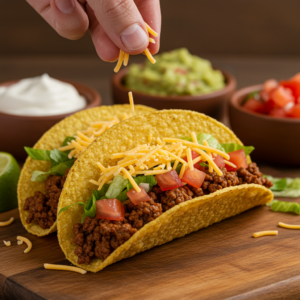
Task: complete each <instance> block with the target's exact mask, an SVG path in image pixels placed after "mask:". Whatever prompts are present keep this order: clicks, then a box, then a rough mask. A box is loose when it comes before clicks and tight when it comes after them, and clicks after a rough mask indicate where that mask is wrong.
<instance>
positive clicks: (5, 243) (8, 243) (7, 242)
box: [3, 241, 11, 247]
mask: <svg viewBox="0 0 300 300" xmlns="http://www.w3.org/2000/svg"><path fill="white" fill-rule="evenodd" d="M3 243H4V245H5V246H7V247H9V246H10V245H11V242H10V241H3Z"/></svg>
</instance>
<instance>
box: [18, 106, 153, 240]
mask: <svg viewBox="0 0 300 300" xmlns="http://www.w3.org/2000/svg"><path fill="white" fill-rule="evenodd" d="M153 111H155V109H153V108H150V107H147V106H143V105H135V112H134V113H132V111H131V108H130V105H113V106H100V107H96V108H91V109H87V110H83V111H80V112H78V113H75V114H74V115H72V116H70V117H67V118H65V119H63V120H62V121H60V122H59V123H57V124H56V125H54V126H53V127H52V128H51V129H49V130H48V131H47V132H46V133H45V134H44V135H43V136H42V137H41V138H40V139H39V141H38V142H37V143H36V144H35V145H34V147H33V148H35V149H44V150H53V149H56V148H59V147H60V146H61V144H62V142H63V141H64V140H65V138H66V137H67V136H73V135H74V134H76V132H77V131H78V130H84V129H87V128H88V127H89V126H90V124H91V123H92V122H97V121H108V120H110V119H111V118H112V117H114V116H116V117H118V118H120V119H122V117H123V114H124V113H127V114H131V115H138V114H145V113H149V112H153ZM24 146H26V145H24ZM49 169H50V162H47V161H40V160H33V159H31V158H30V157H27V159H26V162H25V164H24V167H23V169H22V172H21V176H20V179H19V183H18V202H19V211H20V216H21V221H22V224H23V226H24V227H25V229H26V230H27V231H28V232H29V233H32V234H34V235H37V236H45V235H47V234H49V233H51V232H54V231H56V222H55V223H54V224H53V226H51V227H50V228H48V229H42V228H41V227H40V226H39V225H37V224H35V223H31V224H27V223H26V218H27V216H28V214H29V212H28V211H25V210H23V206H24V203H25V199H26V198H28V197H30V196H33V194H34V192H35V191H41V192H43V193H44V192H45V183H44V182H32V181H31V176H32V173H33V171H35V170H39V171H48V170H49Z"/></svg>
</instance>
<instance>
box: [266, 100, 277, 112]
mask: <svg viewBox="0 0 300 300" xmlns="http://www.w3.org/2000/svg"><path fill="white" fill-rule="evenodd" d="M275 107H276V105H275V103H274V101H273V100H272V99H270V100H268V101H267V102H266V103H265V104H264V108H263V112H264V113H265V114H269V113H270V111H271V110H272V109H273V108H275Z"/></svg>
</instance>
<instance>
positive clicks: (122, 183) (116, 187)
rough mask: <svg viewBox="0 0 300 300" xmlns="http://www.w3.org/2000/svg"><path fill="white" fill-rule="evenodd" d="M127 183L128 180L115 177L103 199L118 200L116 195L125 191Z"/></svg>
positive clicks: (119, 176)
mask: <svg viewBox="0 0 300 300" xmlns="http://www.w3.org/2000/svg"><path fill="white" fill-rule="evenodd" d="M128 181H129V180H128V179H124V178H123V176H121V175H117V176H115V178H114V179H113V181H112V183H111V184H110V186H109V188H108V190H107V192H106V193H105V197H107V199H112V198H116V199H118V198H117V197H118V195H119V194H120V193H121V192H122V191H123V190H124V189H125V187H126V186H127V184H128Z"/></svg>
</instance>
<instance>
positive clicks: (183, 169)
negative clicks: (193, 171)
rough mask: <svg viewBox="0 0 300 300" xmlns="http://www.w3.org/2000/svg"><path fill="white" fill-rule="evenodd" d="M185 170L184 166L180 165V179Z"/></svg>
mask: <svg viewBox="0 0 300 300" xmlns="http://www.w3.org/2000/svg"><path fill="white" fill-rule="evenodd" d="M185 169H186V164H184V165H182V167H181V169H180V173H179V178H180V179H182V177H183V174H184V172H185Z"/></svg>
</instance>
